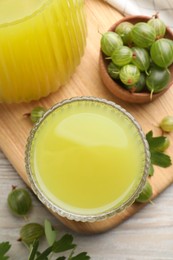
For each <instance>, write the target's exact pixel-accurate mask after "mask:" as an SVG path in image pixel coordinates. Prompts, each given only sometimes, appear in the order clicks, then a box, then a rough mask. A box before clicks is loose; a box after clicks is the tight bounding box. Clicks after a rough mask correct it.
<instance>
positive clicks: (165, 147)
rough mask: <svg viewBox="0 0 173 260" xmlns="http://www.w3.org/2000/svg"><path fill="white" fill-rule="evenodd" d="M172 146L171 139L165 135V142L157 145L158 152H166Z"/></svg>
mask: <svg viewBox="0 0 173 260" xmlns="http://www.w3.org/2000/svg"><path fill="white" fill-rule="evenodd" d="M169 146H170V140H169V138H168V137H167V136H165V139H164V143H163V144H162V145H160V146H158V147H157V151H158V152H164V151H166V149H168V147H169Z"/></svg>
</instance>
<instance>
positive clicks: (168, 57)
mask: <svg viewBox="0 0 173 260" xmlns="http://www.w3.org/2000/svg"><path fill="white" fill-rule="evenodd" d="M108 32H111V37H112V38H114V35H113V34H115V38H118V37H117V35H119V36H120V38H121V40H122V42H121V40H119V43H120V44H119V45H117V44H116V46H114V45H113V46H112V45H111V53H109V55H108V54H106V53H105V52H104V51H103V50H104V49H106V46H104V44H106V42H107V40H106V37H105V36H106V35H107V33H108ZM108 32H106V33H104V34H103V35H102V36H101V43H102V44H101V45H100V56H99V69H100V76H101V79H102V81H103V84H104V85H105V86H106V87H107V88H108V90H109V91H110V92H112V94H113V95H114V96H116V97H117V98H119V99H121V100H123V101H126V102H130V103H148V102H151V101H153V100H155V99H157V98H158V97H160V96H161V95H163V94H164V93H165V92H166V91H167V90H168V89H169V88H170V87H171V86H172V84H173V33H172V31H171V30H170V29H169V28H168V27H167V26H166V25H165V23H164V22H163V21H162V20H161V19H160V18H159V17H158V15H154V16H152V17H149V16H141V15H140V16H127V17H124V18H122V19H120V20H119V21H117V22H116V23H114V24H113V25H112V26H111V27H110V28H109V30H108ZM103 39H104V41H103ZM122 43H123V44H122Z"/></svg>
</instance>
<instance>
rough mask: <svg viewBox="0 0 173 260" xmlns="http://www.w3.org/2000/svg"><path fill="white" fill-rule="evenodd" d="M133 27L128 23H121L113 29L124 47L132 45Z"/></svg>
mask: <svg viewBox="0 0 173 260" xmlns="http://www.w3.org/2000/svg"><path fill="white" fill-rule="evenodd" d="M133 26H134V25H133V24H132V23H130V22H122V23H120V24H119V25H117V27H116V28H115V32H116V33H118V34H119V36H120V37H121V39H122V40H123V43H124V44H125V45H130V44H131V43H132V37H131V30H132V28H133Z"/></svg>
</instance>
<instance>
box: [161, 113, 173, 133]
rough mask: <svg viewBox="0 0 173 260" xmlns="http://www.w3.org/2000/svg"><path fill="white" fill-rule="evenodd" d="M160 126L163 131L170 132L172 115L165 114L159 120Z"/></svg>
mask: <svg viewBox="0 0 173 260" xmlns="http://www.w3.org/2000/svg"><path fill="white" fill-rule="evenodd" d="M159 126H160V128H161V129H162V130H163V131H164V132H172V131H173V116H165V117H164V118H163V119H162V120H161V122H160V125H159Z"/></svg>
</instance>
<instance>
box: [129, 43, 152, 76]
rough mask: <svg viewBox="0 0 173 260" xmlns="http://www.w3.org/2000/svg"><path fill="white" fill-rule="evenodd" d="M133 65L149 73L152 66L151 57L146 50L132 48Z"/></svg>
mask: <svg viewBox="0 0 173 260" xmlns="http://www.w3.org/2000/svg"><path fill="white" fill-rule="evenodd" d="M132 52H133V55H132V63H133V64H134V65H136V66H137V67H138V69H140V70H141V71H145V72H146V71H147V70H148V68H149V66H150V56H149V54H148V52H147V51H146V50H145V49H144V48H140V47H133V48H132Z"/></svg>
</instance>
